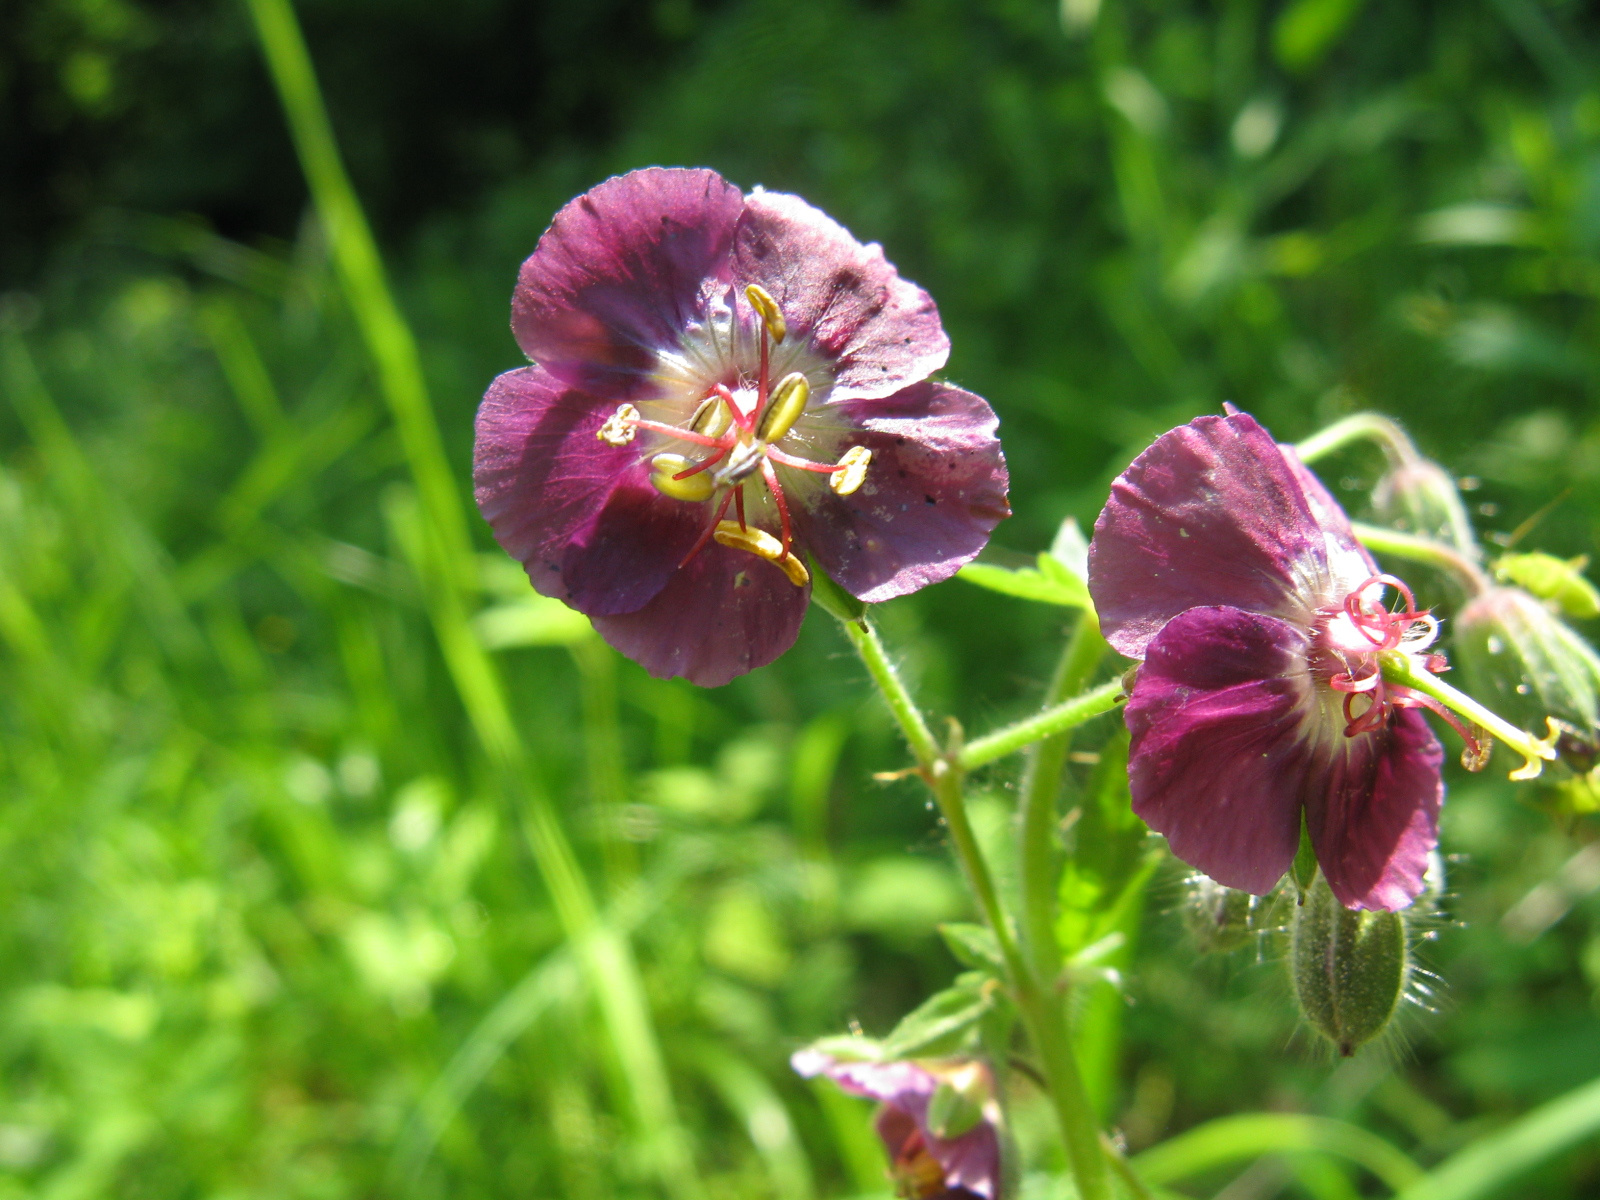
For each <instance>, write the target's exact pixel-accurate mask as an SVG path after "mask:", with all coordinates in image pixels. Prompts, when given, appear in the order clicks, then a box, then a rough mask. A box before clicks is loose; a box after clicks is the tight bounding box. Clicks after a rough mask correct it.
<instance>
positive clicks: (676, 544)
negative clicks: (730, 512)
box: [561, 462, 711, 617]
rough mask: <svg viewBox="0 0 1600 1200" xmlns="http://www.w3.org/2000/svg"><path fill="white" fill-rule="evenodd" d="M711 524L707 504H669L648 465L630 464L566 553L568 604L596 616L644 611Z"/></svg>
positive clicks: (563, 571) (564, 574)
mask: <svg viewBox="0 0 1600 1200" xmlns="http://www.w3.org/2000/svg"><path fill="white" fill-rule="evenodd" d="M710 519H711V513H710V512H709V511H708V509H707V506H706V505H703V504H684V503H682V502H681V501H677V500H669V499H668V498H667V497H665V496H663V495H662V494H661V493H660V492H658V491H656V489H655V488H654V487H653V486H651V483H650V474H649V471H648V469H647V468H646V467H645V466H644V464H642V463H639V462H632V463H629V465H628V467H627V469H626V470H625V471H623V472H622V474H621V476H620V477H619V478H618V479H617V481H616V486H615V487H614V488H613V489H612V492H611V495H610V496H609V497H608V498H607V499H606V503H605V507H603V508H602V509H601V510H600V511H599V512H598V513H596V514H595V517H594V520H593V521H591V522H590V523H589V524H588V525H586V526H584V527H583V528H582V529H579V530H577V531H576V532H575V533H574V534H573V535H572V540H571V541H570V542H569V543H568V545H567V548H566V550H565V551H564V552H563V553H562V556H561V577H562V580H563V581H564V582H565V585H566V588H567V596H566V600H567V603H569V604H571V605H572V607H573V608H576V609H577V610H578V611H579V612H583V613H587V614H588V615H589V616H591V617H600V616H610V615H614V614H618V613H631V612H636V611H638V610H639V609H640V608H642V607H644V605H645V604H646V603H647V602H649V601H650V600H651V599H652V598H653V597H654V596H655V595H656V594H657V593H659V592H660V591H661V590H662V588H664V587H666V586H667V581H668V579H670V578H671V577H672V576H673V574H674V573H675V572H676V571H677V570H678V569H679V567H680V566H681V565H682V563H683V560H684V559H685V558H686V557H687V556H688V554H689V551H690V550H692V549H694V544H695V543H696V542H697V541H699V540H700V535H701V534H702V533H703V532H704V531H705V527H706V523H707V522H708V521H710Z"/></svg>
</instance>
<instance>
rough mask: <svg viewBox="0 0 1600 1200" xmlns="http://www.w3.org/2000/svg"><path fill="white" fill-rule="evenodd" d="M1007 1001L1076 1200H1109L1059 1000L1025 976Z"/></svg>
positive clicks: (1096, 1128) (1090, 1108) (1096, 1134)
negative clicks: (1029, 1049) (1052, 1119)
mask: <svg viewBox="0 0 1600 1200" xmlns="http://www.w3.org/2000/svg"><path fill="white" fill-rule="evenodd" d="M1012 998H1013V999H1014V1000H1015V1001H1016V1005H1017V1012H1018V1013H1019V1014H1020V1015H1021V1017H1022V1024H1023V1028H1025V1029H1026V1030H1027V1031H1028V1039H1029V1040H1030V1041H1031V1042H1032V1043H1033V1048H1034V1050H1035V1052H1036V1053H1037V1054H1038V1056H1039V1067H1040V1070H1041V1071H1042V1072H1043V1073H1044V1079H1045V1084H1046V1085H1047V1090H1048V1091H1049V1093H1050V1103H1051V1107H1052V1108H1054V1109H1055V1114H1056V1124H1057V1125H1058V1126H1059V1127H1060V1129H1061V1137H1062V1140H1063V1142H1064V1143H1065V1144H1066V1148H1067V1165H1068V1167H1070V1168H1071V1171H1072V1181H1073V1183H1074V1184H1076V1185H1077V1189H1078V1196H1079V1200H1111V1177H1110V1174H1109V1172H1108V1170H1107V1166H1108V1164H1107V1162H1106V1154H1105V1150H1104V1149H1103V1148H1102V1146H1101V1144H1100V1123H1099V1121H1098V1120H1097V1119H1096V1117H1095V1115H1094V1105H1093V1104H1092V1103H1091V1102H1090V1100H1089V1090H1088V1088H1086V1087H1085V1086H1084V1083H1083V1072H1082V1071H1081V1070H1080V1069H1079V1067H1078V1056H1077V1054H1076V1052H1075V1051H1074V1050H1073V1048H1072V1033H1071V1031H1070V1030H1069V1029H1068V1028H1067V1019H1066V1011H1065V1005H1064V1004H1063V1003H1062V998H1061V997H1060V996H1059V995H1058V994H1057V993H1056V992H1055V991H1054V989H1046V988H1041V987H1040V986H1039V984H1038V982H1037V981H1036V980H1035V979H1034V977H1033V975H1032V974H1031V973H1030V974H1028V975H1027V976H1026V977H1024V978H1020V979H1016V980H1013V981H1012Z"/></svg>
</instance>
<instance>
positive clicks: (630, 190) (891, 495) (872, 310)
mask: <svg viewBox="0 0 1600 1200" xmlns="http://www.w3.org/2000/svg"><path fill="white" fill-rule="evenodd" d="M511 327H512V330H513V332H514V333H515V334H516V338H517V342H518V344H519V345H520V346H521V347H522V349H523V351H524V352H525V353H526V354H527V355H528V357H529V358H530V359H532V360H533V363H534V365H532V366H529V367H524V368H522V369H520V370H515V371H510V372H507V373H506V374H504V375H502V376H500V377H499V378H498V379H496V380H495V381H494V383H493V384H492V385H491V386H490V388H489V391H488V394H487V395H485V396H484V400H483V405H482V407H481V408H480V409H479V410H478V426H477V447H476V452H475V463H474V472H473V474H474V481H475V483H476V491H477V499H478V505H479V507H480V508H481V509H482V510H483V514H484V516H485V517H486V518H487V519H488V521H489V524H490V525H491V526H492V527H493V529H494V533H495V537H496V538H497V539H498V540H499V542H500V544H501V545H502V546H503V547H505V549H506V550H507V552H508V553H510V554H511V555H513V556H514V557H515V558H517V559H518V560H520V561H521V562H522V564H523V566H524V567H525V568H526V569H527V572H528V577H529V579H530V580H531V581H532V582H533V586H534V587H535V588H536V589H538V590H539V591H540V592H543V593H544V594H545V595H548V596H555V597H558V598H559V599H561V600H564V601H566V602H567V603H568V604H570V605H571V606H572V607H573V608H576V609H577V610H578V611H580V612H582V613H585V614H587V615H588V616H589V617H591V618H592V619H593V621H594V625H595V628H596V629H598V630H599V631H600V633H601V635H602V636H603V637H605V639H606V640H607V641H608V642H610V643H611V644H612V645H613V646H615V647H616V648H617V649H618V650H620V651H622V652H623V653H624V654H626V655H628V656H629V657H631V658H633V659H635V660H637V661H638V662H639V663H641V664H643V666H644V667H645V668H646V669H647V670H649V671H650V672H651V673H652V674H655V675H659V676H672V675H683V676H686V677H688V678H689V679H690V680H692V681H694V682H695V683H699V684H703V685H706V686H714V685H717V684H722V683H726V682H728V680H730V679H732V678H733V677H735V676H736V675H740V674H743V673H744V672H746V671H749V670H752V669H754V668H755V667H758V666H761V665H763V664H765V663H768V662H771V661H772V660H773V659H774V658H776V657H777V656H778V655H779V654H781V653H783V651H784V650H786V649H788V648H789V646H790V645H791V644H793V642H794V639H795V637H796V635H797V634H798V632H799V628H800V620H801V617H802V616H803V615H804V613H805V608H806V603H807V601H808V599H809V597H810V582H809V580H810V576H809V572H808V570H807V567H806V565H805V563H804V561H803V554H802V551H806V552H809V553H810V554H811V555H812V556H813V557H814V559H815V561H816V562H817V563H818V564H819V565H820V566H821V567H822V569H823V570H825V571H826V572H827V573H828V574H829V575H830V576H831V577H832V578H833V579H834V580H835V581H836V582H838V583H839V584H840V585H841V586H842V587H843V588H844V589H845V590H846V591H848V592H850V593H851V594H852V595H855V596H857V597H858V598H860V599H862V600H866V601H878V600H887V599H890V598H892V597H894V596H902V595H905V594H906V593H908V592H912V591H915V590H916V589H918V588H920V587H924V586H926V585H927V584H930V583H937V582H938V581H940V580H942V579H946V578H948V577H949V576H951V575H953V574H954V573H955V572H956V570H957V569H958V568H960V567H961V565H962V564H963V563H965V562H967V561H968V560H970V559H971V558H972V557H973V556H974V555H976V554H977V552H978V551H979V550H980V549H981V548H982V546H983V544H984V542H985V541H987V540H988V536H989V532H990V531H991V530H992V529H993V528H994V526H995V524H996V523H997V522H998V521H1000V519H1001V518H1003V517H1005V516H1006V515H1007V514H1008V511H1009V510H1008V509H1007V507H1006V470H1005V461H1004V459H1003V458H1002V456H1001V453H1000V444H999V442H998V440H997V439H996V437H995V424H996V422H995V416H994V413H993V411H992V410H991V409H990V408H989V406H988V404H986V403H985V402H984V401H983V400H981V399H980V398H979V397H977V396H974V395H972V394H971V393H970V392H965V391H962V390H961V389H960V388H957V387H952V386H950V385H948V384H943V383H935V382H930V381H929V380H928V376H929V375H930V374H931V373H932V372H934V371H936V370H938V369H939V368H940V367H942V366H943V365H944V362H945V358H946V356H947V354H948V353H949V341H948V339H946V337H945V335H944V330H943V328H942V327H941V325H940V323H939V314H938V311H937V310H936V309H935V307H934V304H933V301H932V299H930V298H929V296H928V294H927V293H926V292H924V291H923V290H922V289H921V288H918V287H916V286H915V285H913V284H911V283H908V282H906V281H905V280H903V279H901V278H900V277H899V275H898V274H897V273H896V272H895V269H894V268H893V267H892V266H891V265H890V264H889V263H888V262H887V261H885V259H884V257H883V252H882V251H881V250H880V249H879V248H878V247H877V246H876V245H869V246H863V245H861V244H860V243H859V242H857V241H856V240H855V239H854V238H852V237H851V236H850V235H849V233H847V232H846V231H845V230H844V229H843V228H841V227H840V226H839V225H837V224H836V223H834V222H833V221H832V220H830V219H829V218H828V217H826V216H824V215H823V214H822V213H821V212H819V211H818V210H816V209H815V208H812V207H811V206H810V205H808V204H806V203H805V202H804V201H802V200H800V199H798V198H797V197H795V196H788V195H783V194H781V193H775V192H764V191H760V190H757V191H755V192H753V193H751V194H750V195H748V196H746V195H743V194H741V193H740V192H739V190H738V189H737V188H735V187H733V186H732V185H731V184H729V183H727V182H725V181H724V180H723V179H722V178H721V177H719V176H718V175H717V174H716V173H715V172H713V171H706V170H681V169H665V168H659V167H653V168H649V169H646V170H641V171H634V172H631V173H630V174H627V175H622V176H618V177H616V178H614V179H608V180H607V181H606V182H604V183H602V184H600V185H599V186H597V187H595V188H593V189H591V190H590V191H588V192H586V193H584V194H583V195H582V196H579V197H578V198H577V199H576V200H573V201H572V202H571V203H569V204H568V205H567V206H566V207H565V208H563V209H562V210H561V211H560V212H559V213H557V214H556V217H555V220H554V221H553V222H552V223H551V225H550V228H549V229H548V230H546V231H545V234H544V236H543V237H542V238H540V239H539V245H538V248H537V249H536V250H535V251H534V252H533V255H532V256H531V257H530V258H529V259H528V261H527V262H525V263H523V265H522V272H521V275H520V277H519V278H518V280H517V287H516V291H515V293H514V295H513V297H512V317H511Z"/></svg>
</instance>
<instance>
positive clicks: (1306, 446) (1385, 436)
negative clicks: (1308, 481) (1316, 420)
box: [1294, 412, 1417, 465]
mask: <svg viewBox="0 0 1600 1200" xmlns="http://www.w3.org/2000/svg"><path fill="white" fill-rule="evenodd" d="M1360 441H1372V442H1377V443H1378V445H1379V446H1381V447H1382V448H1383V452H1384V454H1385V455H1386V456H1387V457H1388V459H1389V461H1390V462H1391V463H1393V464H1396V465H1398V464H1400V463H1405V462H1411V461H1413V460H1415V459H1416V458H1417V448H1416V447H1415V446H1414V445H1412V443H1411V439H1410V438H1409V437H1407V436H1406V431H1405V430H1403V429H1401V428H1400V426H1399V425H1397V424H1395V422H1393V421H1391V420H1390V419H1389V418H1388V417H1385V416H1381V415H1379V414H1378V413H1369V412H1361V413H1352V414H1351V415H1350V416H1348V417H1345V418H1344V419H1343V420H1340V421H1335V422H1334V423H1333V424H1332V425H1329V426H1328V427H1327V428H1326V429H1322V430H1319V431H1317V432H1316V433H1313V434H1312V435H1311V436H1310V437H1308V438H1307V439H1306V440H1305V441H1303V442H1300V443H1298V444H1297V445H1296V446H1295V448H1294V451H1295V453H1296V454H1298V455H1299V456H1300V461H1301V462H1303V463H1310V462H1314V461H1315V460H1317V459H1319V458H1324V457H1326V456H1327V455H1329V454H1332V453H1333V452H1334V451H1335V450H1342V449H1344V447H1346V446H1348V445H1349V444H1350V443H1351V442H1360Z"/></svg>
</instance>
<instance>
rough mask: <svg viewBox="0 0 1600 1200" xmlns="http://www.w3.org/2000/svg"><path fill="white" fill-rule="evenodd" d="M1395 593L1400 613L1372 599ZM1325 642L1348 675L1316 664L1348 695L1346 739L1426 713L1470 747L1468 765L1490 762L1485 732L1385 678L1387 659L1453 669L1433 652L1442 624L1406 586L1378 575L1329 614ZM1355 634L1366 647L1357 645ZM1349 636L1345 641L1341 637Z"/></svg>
mask: <svg viewBox="0 0 1600 1200" xmlns="http://www.w3.org/2000/svg"><path fill="white" fill-rule="evenodd" d="M1385 587H1391V588H1393V589H1394V590H1395V591H1396V592H1397V593H1399V595H1400V598H1401V599H1402V600H1403V601H1404V603H1405V608H1404V609H1402V610H1400V611H1399V612H1394V611H1391V610H1389V609H1386V608H1384V607H1383V606H1382V604H1381V603H1380V602H1379V601H1378V600H1375V599H1373V598H1372V593H1373V592H1374V590H1377V591H1378V592H1379V593H1380V595H1381V590H1382V589H1383V588H1385ZM1319 625H1320V626H1321V636H1322V639H1323V640H1324V642H1325V651H1324V653H1325V655H1326V656H1327V657H1328V658H1330V659H1331V660H1332V661H1333V662H1335V663H1337V664H1338V666H1339V667H1341V668H1342V669H1335V670H1332V671H1328V669H1327V667H1326V666H1322V667H1320V668H1319V667H1318V666H1317V665H1316V663H1315V656H1314V666H1313V672H1314V673H1319V671H1320V672H1323V673H1326V679H1327V685H1328V686H1329V687H1331V688H1332V689H1333V690H1334V691H1336V692H1341V693H1343V695H1344V718H1345V727H1344V735H1345V737H1356V736H1358V735H1360V734H1364V733H1376V732H1379V731H1382V730H1386V729H1388V728H1389V726H1390V725H1391V724H1392V723H1393V721H1394V712H1395V710H1396V709H1399V708H1426V709H1428V710H1430V711H1431V712H1434V713H1436V714H1438V715H1439V716H1440V717H1443V718H1444V720H1445V721H1446V722H1447V723H1448V724H1449V725H1450V727H1451V728H1452V729H1454V730H1455V731H1456V732H1457V733H1458V734H1460V735H1461V739H1462V741H1463V742H1464V743H1465V747H1466V748H1465V749H1464V750H1463V751H1462V763H1463V765H1465V766H1466V767H1467V769H1468V770H1477V769H1479V768H1480V767H1482V766H1483V765H1484V763H1485V762H1486V761H1487V758H1488V746H1487V743H1486V740H1485V737H1484V735H1483V732H1482V731H1481V730H1476V729H1474V728H1470V727H1469V726H1468V725H1467V724H1466V723H1464V722H1463V721H1462V720H1461V719H1460V718H1459V717H1457V716H1456V715H1455V714H1454V713H1453V712H1451V711H1450V710H1449V709H1447V708H1446V707H1445V706H1444V705H1443V704H1440V703H1439V701H1437V700H1435V699H1434V698H1433V697H1432V696H1427V695H1424V694H1423V693H1421V692H1419V691H1417V690H1416V689H1415V688H1411V687H1406V686H1405V685H1403V684H1398V683H1394V682H1392V681H1390V680H1386V679H1384V677H1383V660H1382V656H1383V655H1384V654H1385V653H1400V654H1405V655H1408V656H1410V657H1412V658H1413V659H1415V660H1416V662H1417V665H1418V666H1419V667H1421V669H1423V670H1425V671H1428V672H1429V673H1431V674H1439V673H1440V672H1442V671H1447V670H1449V669H1450V664H1449V661H1448V660H1447V659H1446V658H1445V656H1444V655H1443V654H1439V653H1435V652H1432V651H1430V650H1429V647H1430V646H1432V645H1433V643H1434V641H1435V640H1436V639H1437V638H1438V636H1439V621H1438V619H1437V618H1436V617H1434V616H1433V614H1432V613H1430V612H1427V611H1422V610H1418V608H1417V600H1416V596H1415V595H1414V594H1413V593H1412V591H1411V588H1410V587H1409V586H1407V584H1406V582H1405V581H1404V580H1402V579H1399V578H1397V577H1396V576H1394V575H1372V576H1369V577H1368V578H1367V579H1366V581H1365V582H1363V583H1362V584H1361V585H1360V586H1359V587H1357V588H1355V589H1354V590H1353V591H1351V592H1349V593H1348V594H1347V595H1346V596H1345V598H1344V602H1343V603H1342V604H1341V605H1339V606H1338V608H1337V609H1334V610H1332V611H1331V612H1329V611H1324V613H1323V614H1322V620H1321V621H1320V622H1319ZM1351 631H1353V632H1354V633H1355V634H1356V635H1357V636H1358V637H1359V638H1360V639H1361V641H1360V642H1359V643H1357V644H1355V645H1351V640H1352V639H1351V638H1350V637H1349V633H1350V632H1351ZM1341 633H1342V634H1343V635H1344V636H1342V637H1341V636H1340V634H1341Z"/></svg>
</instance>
